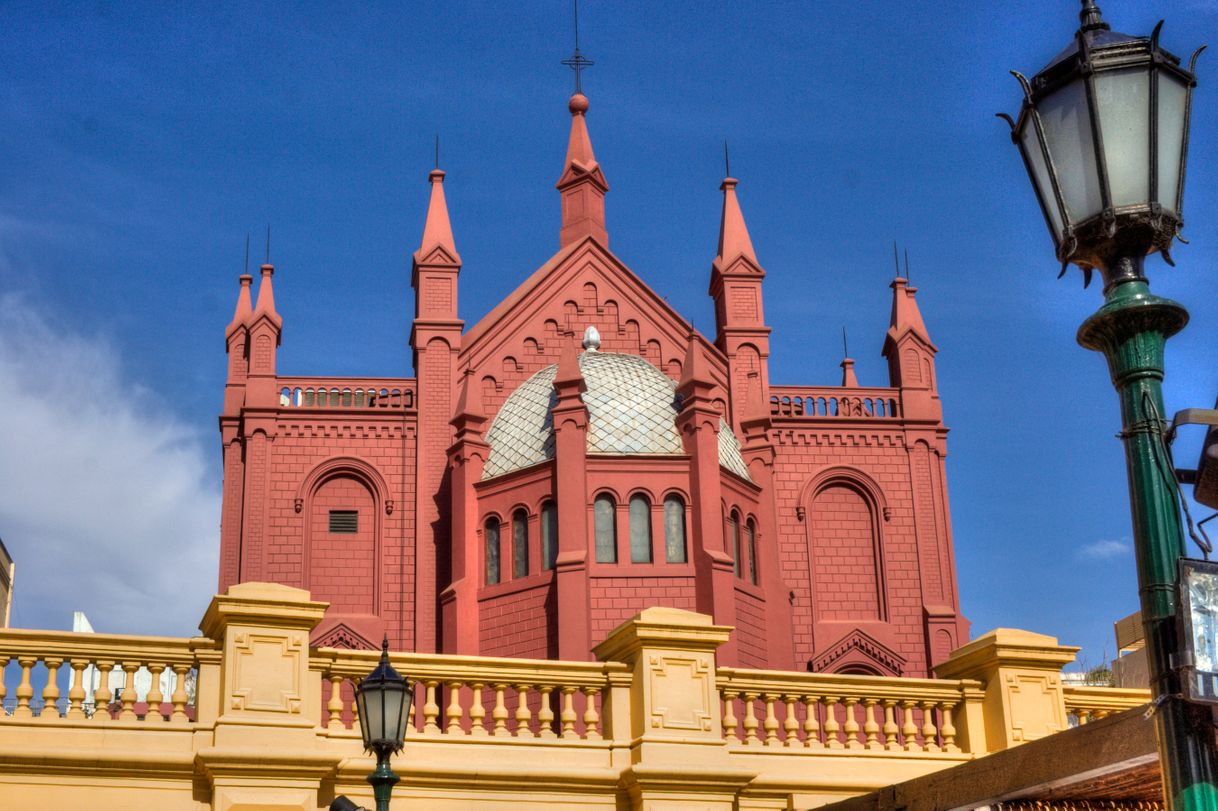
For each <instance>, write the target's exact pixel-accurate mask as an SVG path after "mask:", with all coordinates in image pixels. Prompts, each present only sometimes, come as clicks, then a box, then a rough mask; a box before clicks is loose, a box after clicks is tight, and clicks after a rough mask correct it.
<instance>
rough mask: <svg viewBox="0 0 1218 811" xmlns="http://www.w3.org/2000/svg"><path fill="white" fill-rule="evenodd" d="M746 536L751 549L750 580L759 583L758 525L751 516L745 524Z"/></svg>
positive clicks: (754, 583) (755, 583)
mask: <svg viewBox="0 0 1218 811" xmlns="http://www.w3.org/2000/svg"><path fill="white" fill-rule="evenodd" d="M744 538H745V542H746V544H747V545H748V550H749V582H750V583H752V584H753V585H754V586H755V585H757V525H756V524H754V523H753V519H752V518H750V519H749V520H748V523H746V524H745V525H744Z"/></svg>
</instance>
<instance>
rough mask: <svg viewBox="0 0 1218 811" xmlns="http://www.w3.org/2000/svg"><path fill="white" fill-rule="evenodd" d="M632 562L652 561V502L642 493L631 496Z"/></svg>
mask: <svg viewBox="0 0 1218 811" xmlns="http://www.w3.org/2000/svg"><path fill="white" fill-rule="evenodd" d="M630 562H631V563H651V502H650V501H648V500H647V496H644V495H642V494H639V495H635V496H631V497H630Z"/></svg>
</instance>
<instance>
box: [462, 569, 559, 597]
mask: <svg viewBox="0 0 1218 811" xmlns="http://www.w3.org/2000/svg"><path fill="white" fill-rule="evenodd" d="M553 582H554V571H553V570H552V569H551V570H547V571H544V572H538V573H537V574H530V575H525V576H524V577H520V578H516V579H514V580H505V581H504V582H502V583H495V584H494V585H492V586H482V587H481V588H479V589H478V601H479V602H481V601H483V600H493V599H495V598H496V597H503V596H504V595H506V594H515V593H517V592H520V591H528V590H530V589H535V588H538V587H541V586H548V585H550V584H551V583H553Z"/></svg>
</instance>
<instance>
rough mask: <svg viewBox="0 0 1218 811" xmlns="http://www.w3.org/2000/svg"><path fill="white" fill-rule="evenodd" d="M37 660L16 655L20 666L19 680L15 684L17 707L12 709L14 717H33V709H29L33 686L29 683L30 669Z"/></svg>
mask: <svg viewBox="0 0 1218 811" xmlns="http://www.w3.org/2000/svg"><path fill="white" fill-rule="evenodd" d="M37 661H38V660H37V659H36V658H34V657H33V656H18V657H17V664H18V665H20V666H21V682H20V683H19V684H18V685H17V708H16V709H14V710H13V717H14V718H33V717H34V711H33V710H31V709H30V699H31V698H33V697H34V687H33V685H31V684H30V670H31V669H32V668H33V667H34V663H35V662H37Z"/></svg>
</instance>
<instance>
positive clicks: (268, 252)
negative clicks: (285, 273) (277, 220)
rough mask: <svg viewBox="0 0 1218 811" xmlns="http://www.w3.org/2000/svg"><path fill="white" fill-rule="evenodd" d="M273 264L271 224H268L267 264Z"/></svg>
mask: <svg viewBox="0 0 1218 811" xmlns="http://www.w3.org/2000/svg"><path fill="white" fill-rule="evenodd" d="M270 263H271V224H270V223H269V222H268V223H267V224H266V264H268V265H269V264H270Z"/></svg>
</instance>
